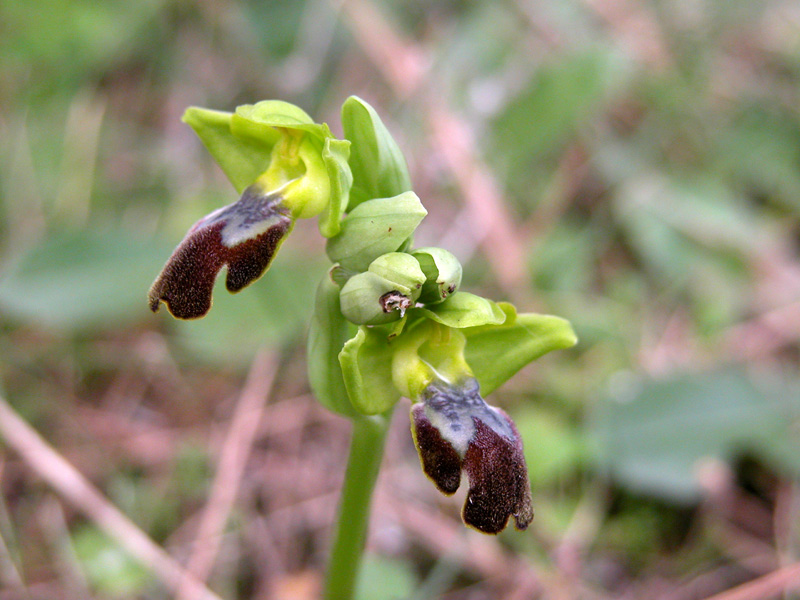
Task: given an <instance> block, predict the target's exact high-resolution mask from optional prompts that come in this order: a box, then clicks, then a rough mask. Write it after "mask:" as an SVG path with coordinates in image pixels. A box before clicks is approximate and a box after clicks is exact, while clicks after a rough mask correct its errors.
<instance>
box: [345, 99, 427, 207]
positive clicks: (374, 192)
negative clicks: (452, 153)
mask: <svg viewBox="0 0 800 600" xmlns="http://www.w3.org/2000/svg"><path fill="white" fill-rule="evenodd" d="M342 127H343V128H344V136H345V138H347V139H348V140H350V141H351V142H353V149H352V151H351V153H350V168H351V169H352V170H353V189H352V191H351V194H350V206H349V209H350V210H352V209H353V208H355V207H356V206H358V205H359V204H361V203H362V202H364V201H366V200H371V199H373V198H390V197H392V196H397V195H399V194H401V193H402V192H407V191H410V190H411V178H410V177H409V174H408V167H407V166H406V161H405V158H404V157H403V153H402V152H401V151H400V148H399V147H398V146H397V143H396V142H395V141H394V138H392V135H391V134H390V133H389V131H388V130H387V129H386V126H385V125H384V124H383V121H381V118H380V117H379V116H378V113H376V112H375V110H374V109H373V108H372V107H371V106H370V105H369V104H367V103H366V102H364V101H363V100H362V99H361V98H358V97H356V96H351V97H350V98H348V99H347V100H346V101H345V103H344V104H343V105H342Z"/></svg>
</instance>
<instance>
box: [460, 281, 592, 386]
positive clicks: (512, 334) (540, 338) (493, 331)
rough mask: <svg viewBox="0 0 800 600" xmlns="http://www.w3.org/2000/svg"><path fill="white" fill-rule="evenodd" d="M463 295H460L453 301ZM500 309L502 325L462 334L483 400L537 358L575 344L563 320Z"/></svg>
mask: <svg viewBox="0 0 800 600" xmlns="http://www.w3.org/2000/svg"><path fill="white" fill-rule="evenodd" d="M463 293H464V292H459V293H458V294H456V295H455V296H453V298H456V297H458V296H460V295H461V294H463ZM499 306H500V307H501V308H502V310H503V312H504V313H505V314H506V319H505V322H504V323H503V324H502V325H484V326H482V327H474V328H469V329H464V330H463V332H464V335H466V337H467V347H466V350H465V357H466V359H467V362H468V363H469V365H470V368H471V369H472V371H473V373H474V374H475V377H476V378H477V380H478V382H479V383H480V386H481V393H482V394H483V395H484V396H485V395H488V394H490V393H492V391H494V390H496V389H497V388H498V387H500V385H502V384H503V383H505V382H506V381H508V380H509V379H510V378H511V377H512V376H513V375H514V374H515V373H516V372H517V371H519V370H520V369H521V368H522V367H524V366H525V365H527V364H528V363H531V362H533V361H534V360H536V359H537V358H539V357H540V356H542V355H544V354H547V353H548V352H551V351H553V350H560V349H563V348H569V347H571V346H574V345H575V344H576V343H577V342H578V338H577V337H576V336H575V332H574V331H573V329H572V325H570V323H569V321H567V320H566V319H562V318H560V317H554V316H552V315H539V314H534V313H523V314H520V315H518V314H517V312H516V309H515V308H514V307H513V306H512V305H510V304H507V303H505V302H503V303H500V304H499Z"/></svg>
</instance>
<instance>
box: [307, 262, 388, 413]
mask: <svg viewBox="0 0 800 600" xmlns="http://www.w3.org/2000/svg"><path fill="white" fill-rule="evenodd" d="M353 329H354V328H353V326H352V325H351V324H350V323H348V322H347V320H346V319H345V318H344V317H343V316H342V312H341V311H340V310H339V286H337V285H336V284H335V283H333V281H331V278H330V277H329V276H328V274H325V276H324V277H323V278H322V281H320V283H319V286H318V287H317V297H316V303H315V307H314V314H313V316H312V317H311V326H310V328H309V330H308V345H307V347H306V355H307V362H308V379H309V382H310V384H311V389H312V390H313V391H314V396H316V398H317V400H318V401H319V403H320V404H322V405H323V406H325V407H326V408H328V409H329V410H332V411H334V412H337V413H339V414H342V415H345V416H354V415H356V414H357V412H356V411H355V410H354V409H353V405H352V404H351V403H350V400H349V396H348V392H347V388H346V387H345V382H344V379H343V377H342V368H341V366H340V365H339V358H338V356H339V353H340V352H341V351H342V348H343V347H344V345H345V342H347V340H349V339H350V337H351V335H352V331H353ZM389 381H391V378H390V380H389Z"/></svg>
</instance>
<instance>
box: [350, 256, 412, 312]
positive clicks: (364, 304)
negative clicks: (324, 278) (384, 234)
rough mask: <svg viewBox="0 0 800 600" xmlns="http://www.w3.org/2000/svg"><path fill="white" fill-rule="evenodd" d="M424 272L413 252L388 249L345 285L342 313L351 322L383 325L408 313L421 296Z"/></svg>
mask: <svg viewBox="0 0 800 600" xmlns="http://www.w3.org/2000/svg"><path fill="white" fill-rule="evenodd" d="M424 281H425V274H424V273H423V272H422V269H420V267H419V263H418V262H417V260H416V259H415V258H414V257H413V256H411V255H410V254H404V253H402V252H389V253H387V254H384V255H382V256H379V257H378V258H376V259H375V260H374V261H372V263H371V264H370V265H369V269H368V270H367V271H366V272H364V273H358V274H357V275H353V276H352V277H351V278H350V279H348V280H347V283H345V284H344V285H343V286H342V292H341V294H340V301H341V308H342V314H343V315H344V316H345V317H346V318H347V319H348V320H349V321H351V322H352V323H356V324H359V325H380V324H382V323H389V322H391V321H396V320H397V319H399V318H401V317H403V316H404V315H405V312H406V310H408V309H409V308H412V307H413V306H414V302H415V301H416V299H417V298H418V297H419V292H420V290H421V288H422V284H423V282H424Z"/></svg>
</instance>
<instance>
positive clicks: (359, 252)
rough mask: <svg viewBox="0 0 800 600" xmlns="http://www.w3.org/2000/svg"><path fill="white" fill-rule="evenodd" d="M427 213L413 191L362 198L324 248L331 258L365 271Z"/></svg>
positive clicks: (346, 265) (412, 229) (396, 243)
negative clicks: (396, 194) (392, 195)
mask: <svg viewBox="0 0 800 600" xmlns="http://www.w3.org/2000/svg"><path fill="white" fill-rule="evenodd" d="M427 214H428V211H426V210H425V208H424V207H423V206H422V202H420V200H419V198H418V197H417V195H416V194H415V193H414V192H404V193H402V194H400V195H399V196H395V197H393V198H376V199H374V200H368V201H366V202H362V203H361V204H359V205H358V206H356V207H355V208H354V209H353V210H352V211H350V213H349V214H348V215H347V217H346V218H345V220H344V221H342V229H341V231H340V232H339V233H338V234H337V235H335V236H334V237H332V238H330V239H329V240H328V243H327V245H326V248H325V250H326V252H327V253H328V257H329V258H330V259H331V262H335V263H336V262H338V263H339V264H340V265H341V266H342V267H344V268H345V269H348V270H350V271H359V272H360V271H366V270H367V268H368V267H369V265H370V263H371V262H372V261H373V260H375V259H376V258H378V257H379V256H381V255H383V254H386V253H387V252H394V251H395V250H397V249H398V248H399V247H400V246H401V245H402V244H403V242H405V240H406V239H407V238H408V237H409V236H410V235H411V234H412V233H414V230H415V229H416V228H417V226H418V225H419V224H420V222H421V221H422V219H424V218H425V215H427Z"/></svg>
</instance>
